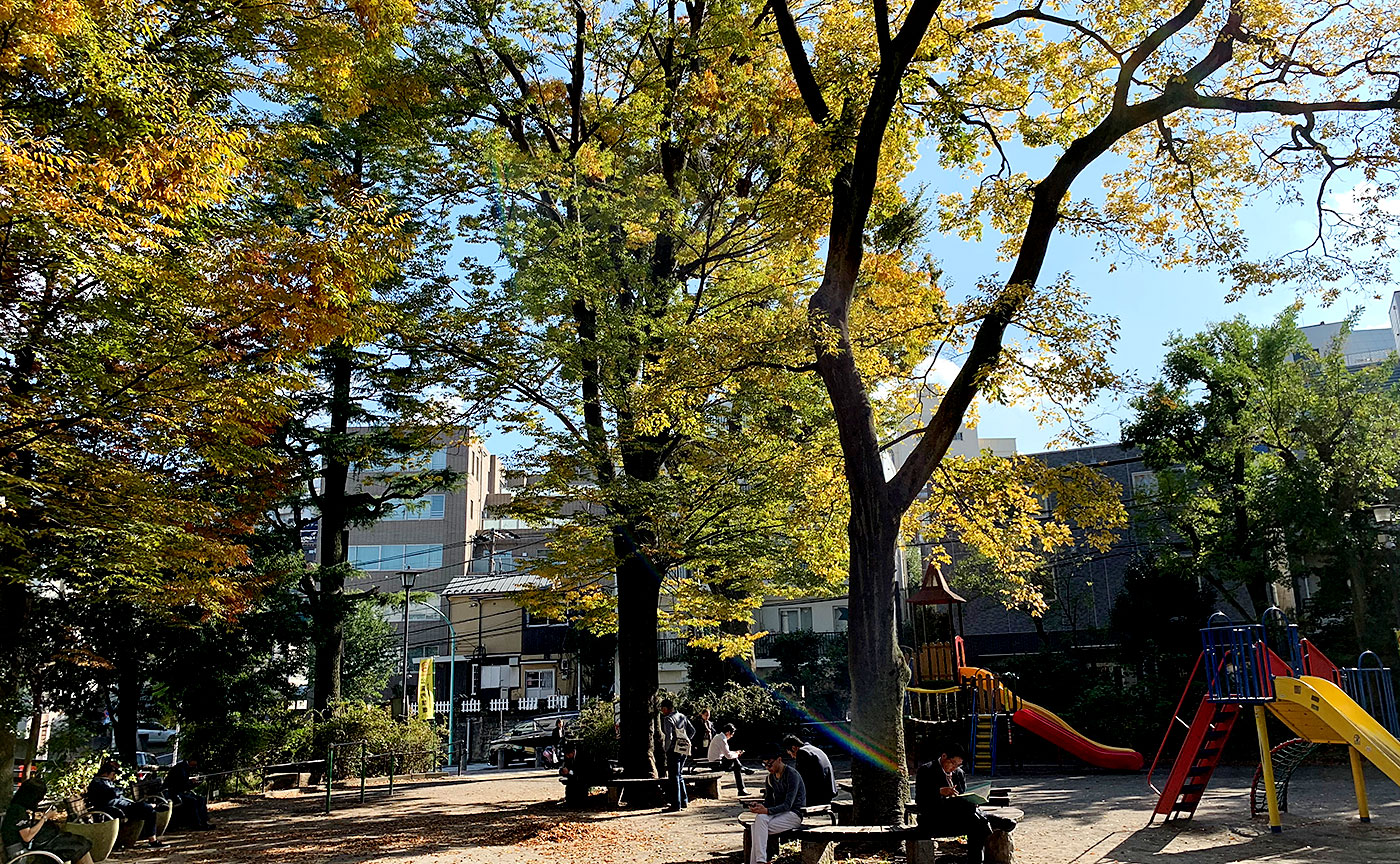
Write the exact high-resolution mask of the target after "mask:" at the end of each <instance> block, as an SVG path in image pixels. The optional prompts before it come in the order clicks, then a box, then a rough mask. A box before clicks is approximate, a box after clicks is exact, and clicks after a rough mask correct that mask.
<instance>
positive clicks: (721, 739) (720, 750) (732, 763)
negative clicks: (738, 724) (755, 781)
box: [707, 723, 748, 795]
mask: <svg viewBox="0 0 1400 864" xmlns="http://www.w3.org/2000/svg"><path fill="white" fill-rule="evenodd" d="M737 731H738V730H737V729H735V728H734V724H733V723H726V724H724V726H723V727H721V728H720V730H719V734H718V735H716V736H715V737H713V738H711V739H710V751H709V753H708V754H707V758H708V759H709V760H710V761H711V762H718V763H719V768H720V770H721V771H733V772H734V788H735V789H737V790H738V794H740V795H747V794H748V792H746V791H745V790H744V766H743V765H742V764H740V762H739V757H740V756H743V755H744V751H743V750H730V749H729V739H730V738H733V737H734V733H735V732H737Z"/></svg>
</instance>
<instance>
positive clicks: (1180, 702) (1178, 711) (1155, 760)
mask: <svg viewBox="0 0 1400 864" xmlns="http://www.w3.org/2000/svg"><path fill="white" fill-rule="evenodd" d="M1215 614H1216V615H1220V614H1222V613H1220V612H1217V613H1215ZM1211 617H1212V618H1213V617H1214V616H1211ZM1205 656H1206V654H1205V652H1204V651H1202V652H1201V653H1200V654H1197V655H1196V662H1195V664H1194V665H1193V666H1192V667H1191V674H1190V675H1188V676H1186V686H1185V687H1183V688H1181V698H1180V699H1178V700H1177V703H1176V708H1175V709H1174V710H1173V711H1172V719H1171V720H1168V721H1167V731H1165V732H1163V733H1162V743H1161V744H1160V745H1158V747H1157V755H1156V756H1154V757H1152V766H1151V767H1150V768H1148V769H1147V788H1148V789H1151V790H1152V791H1153V792H1156V793H1157V794H1158V796H1160V795H1161V794H1162V790H1161V789H1158V788H1157V787H1156V786H1155V785H1153V783H1152V775H1153V773H1154V772H1156V770H1157V763H1158V762H1159V761H1161V758H1162V751H1163V750H1166V749H1167V739H1168V738H1170V737H1171V734H1172V729H1173V728H1174V727H1173V726H1172V721H1173V720H1175V721H1176V722H1178V723H1180V724H1181V725H1183V726H1185V727H1186V728H1188V729H1189V728H1191V724H1189V723H1187V722H1186V721H1185V720H1182V719H1181V706H1182V705H1185V704H1186V695H1187V694H1188V693H1190V692H1191V682H1192V681H1194V680H1196V670H1198V669H1200V668H1201V659H1202V658H1204V657H1205Z"/></svg>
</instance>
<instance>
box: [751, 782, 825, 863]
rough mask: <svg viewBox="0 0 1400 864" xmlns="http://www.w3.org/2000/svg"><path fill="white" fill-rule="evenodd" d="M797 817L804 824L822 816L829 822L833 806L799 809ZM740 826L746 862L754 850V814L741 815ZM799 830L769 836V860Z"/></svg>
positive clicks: (757, 800)
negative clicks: (751, 830) (742, 831)
mask: <svg viewBox="0 0 1400 864" xmlns="http://www.w3.org/2000/svg"><path fill="white" fill-rule="evenodd" d="M762 801H763V798H762V796H759V797H758V798H756V799H750V800H749V802H748V803H754V804H757V803H761V802H762ZM797 815H799V816H801V817H802V820H803V821H804V822H805V821H806V820H808V819H816V818H819V817H822V816H825V817H827V819H828V820H830V819H832V818H834V817H832V814H831V806H830V805H828V804H817V805H815V806H813V807H799V808H797ZM739 824H740V825H743V826H744V860H745V861H747V860H749V851H750V850H751V849H752V848H753V835H752V834H751V833H750V829H751V828H752V827H753V814H752V813H748V812H745V813H742V814H740V816H739ZM833 824H834V823H833ZM801 827H802V826H800V825H799V826H798V828H801ZM798 828H789V829H788V830H786V831H778V832H776V833H773V834H769V835H768V860H770V861H771V860H773V857H774V856H776V855H777V854H778V846H779V845H780V844H781V843H782V841H783V840H784V839H785V838H787V837H790V836H792V833H793V832H794V831H797V830H798Z"/></svg>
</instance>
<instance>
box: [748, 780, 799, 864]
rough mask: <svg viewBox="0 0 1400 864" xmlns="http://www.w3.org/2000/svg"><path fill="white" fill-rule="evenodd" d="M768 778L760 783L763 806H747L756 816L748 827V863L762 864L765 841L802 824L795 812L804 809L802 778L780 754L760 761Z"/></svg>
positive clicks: (766, 856) (765, 849)
mask: <svg viewBox="0 0 1400 864" xmlns="http://www.w3.org/2000/svg"><path fill="white" fill-rule="evenodd" d="M763 767H764V768H766V769H768V776H767V777H766V778H765V779H764V782H763V803H761V804H754V805H752V806H751V807H749V812H751V813H755V814H757V815H756V817H755V818H754V820H753V825H750V826H749V861H748V864H764V862H766V861H767V860H768V838H769V837H770V836H772V835H773V834H781V833H782V832H784V831H791V830H792V829H794V828H796V827H798V826H800V825H801V824H802V814H801V813H800V812H799V811H800V810H801V809H802V808H803V807H806V806H807V790H806V788H805V787H804V786H803V783H802V775H801V774H798V773H797V771H796V770H795V769H794V768H792V767H791V766H789V765H787V764H786V763H785V762H783V754H782V753H774V754H772V755H771V756H769V757H768V758H767V759H764V760H763Z"/></svg>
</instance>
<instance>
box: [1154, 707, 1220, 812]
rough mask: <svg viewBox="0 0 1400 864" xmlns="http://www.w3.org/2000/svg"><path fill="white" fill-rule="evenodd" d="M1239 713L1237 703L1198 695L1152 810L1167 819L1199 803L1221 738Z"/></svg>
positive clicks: (1214, 763)
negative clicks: (1192, 713)
mask: <svg viewBox="0 0 1400 864" xmlns="http://www.w3.org/2000/svg"><path fill="white" fill-rule="evenodd" d="M1239 716H1240V706H1239V705H1227V704H1220V705H1217V704H1215V703H1213V702H1209V701H1207V700H1206V698H1205V697H1202V698H1201V704H1200V706H1199V707H1197V708H1196V714H1195V717H1193V718H1192V720H1191V725H1190V728H1188V729H1187V732H1186V740H1185V741H1184V742H1182V745H1181V751H1180V752H1179V753H1177V756H1176V761H1175V762H1173V763H1172V770H1171V774H1170V776H1169V777H1168V778H1167V783H1166V785H1165V786H1163V787H1162V794H1161V796H1160V797H1159V798H1158V799H1157V807H1156V810H1155V811H1154V812H1155V813H1157V814H1158V815H1163V816H1166V817H1167V818H1168V819H1171V818H1174V817H1177V816H1182V815H1184V816H1186V817H1187V818H1190V817H1191V815H1193V814H1194V813H1195V812H1196V807H1197V805H1199V804H1200V801H1201V796H1202V795H1203V794H1204V793H1205V790H1206V786H1207V785H1209V784H1210V778H1211V776H1212V775H1213V774H1214V773H1215V767H1216V765H1217V764H1219V762H1220V753H1221V750H1222V748H1223V747H1224V745H1225V739H1226V738H1228V737H1229V736H1230V731H1231V730H1232V729H1234V726H1235V721H1236V720H1237V719H1238V718H1239Z"/></svg>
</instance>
